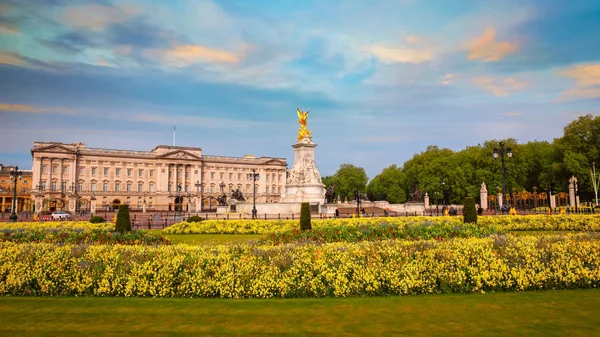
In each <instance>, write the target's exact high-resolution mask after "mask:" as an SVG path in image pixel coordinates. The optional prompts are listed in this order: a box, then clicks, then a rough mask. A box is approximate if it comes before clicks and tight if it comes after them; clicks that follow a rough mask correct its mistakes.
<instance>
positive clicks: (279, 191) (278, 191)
mask: <svg viewBox="0 0 600 337" xmlns="http://www.w3.org/2000/svg"><path fill="white" fill-rule="evenodd" d="M277 193H279V194H281V186H279V187H277Z"/></svg>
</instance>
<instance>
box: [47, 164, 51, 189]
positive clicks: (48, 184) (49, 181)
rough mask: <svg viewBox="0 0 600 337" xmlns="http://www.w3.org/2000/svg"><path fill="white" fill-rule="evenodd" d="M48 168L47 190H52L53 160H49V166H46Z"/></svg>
mask: <svg viewBox="0 0 600 337" xmlns="http://www.w3.org/2000/svg"><path fill="white" fill-rule="evenodd" d="M46 167H47V168H48V174H47V175H48V178H47V180H46V189H50V188H51V187H52V158H48V164H47V166H46Z"/></svg>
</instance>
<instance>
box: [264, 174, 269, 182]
mask: <svg viewBox="0 0 600 337" xmlns="http://www.w3.org/2000/svg"><path fill="white" fill-rule="evenodd" d="M265 179H266V181H267V182H269V174H268V173H267V174H265Z"/></svg>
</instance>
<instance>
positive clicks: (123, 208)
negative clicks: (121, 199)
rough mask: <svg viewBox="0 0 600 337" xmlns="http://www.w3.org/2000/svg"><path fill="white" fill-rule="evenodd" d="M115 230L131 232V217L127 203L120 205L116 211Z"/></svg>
mask: <svg viewBox="0 0 600 337" xmlns="http://www.w3.org/2000/svg"><path fill="white" fill-rule="evenodd" d="M115 230H116V231H117V232H120V233H125V232H131V219H130V218H129V205H120V206H119V211H118V212H117V222H116V223H115Z"/></svg>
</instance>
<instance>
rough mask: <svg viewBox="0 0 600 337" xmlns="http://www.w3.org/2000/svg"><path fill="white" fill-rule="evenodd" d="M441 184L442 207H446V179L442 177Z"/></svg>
mask: <svg viewBox="0 0 600 337" xmlns="http://www.w3.org/2000/svg"><path fill="white" fill-rule="evenodd" d="M440 184H441V185H442V205H443V207H442V209H446V180H444V179H442V181H441V182H440Z"/></svg>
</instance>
